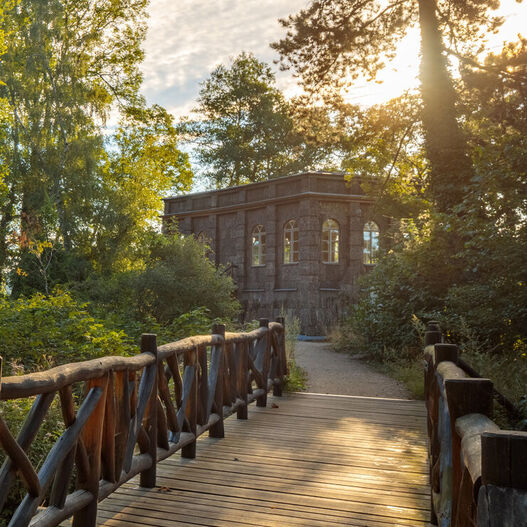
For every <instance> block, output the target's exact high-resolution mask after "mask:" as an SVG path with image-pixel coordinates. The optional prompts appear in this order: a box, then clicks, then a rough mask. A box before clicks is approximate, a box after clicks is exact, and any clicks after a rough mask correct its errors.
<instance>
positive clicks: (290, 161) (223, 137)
mask: <svg viewBox="0 0 527 527" xmlns="http://www.w3.org/2000/svg"><path fill="white" fill-rule="evenodd" d="M274 82H275V77H274V74H273V72H272V71H271V68H270V67H269V66H268V65H267V64H265V63H263V62H260V61H259V60H257V59H256V58H255V57H254V56H253V55H251V54H248V53H241V54H240V55H239V56H238V57H236V58H235V59H234V61H233V62H232V64H231V66H230V67H228V68H227V67H225V66H223V65H220V66H218V67H217V68H216V69H215V70H214V71H213V72H212V73H211V75H210V77H209V78H208V79H207V80H206V81H205V82H204V83H203V85H202V87H201V90H200V95H199V99H198V106H197V107H196V109H195V110H194V111H195V112H196V113H197V114H198V115H199V119H198V120H194V121H187V122H186V123H184V124H183V125H182V129H183V130H184V131H185V132H186V133H187V134H188V135H189V137H191V138H193V139H194V141H195V143H196V151H197V157H198V160H199V162H200V163H201V164H202V165H203V166H204V167H206V169H205V171H204V173H205V176H206V177H207V178H208V179H209V180H210V181H211V182H212V183H213V184H214V185H215V186H216V187H223V186H233V185H240V184H243V183H249V182H255V181H262V180H265V179H269V178H273V177H277V176H281V175H285V174H287V173H288V172H295V171H299V170H303V169H306V168H309V167H312V166H314V165H316V164H317V163H319V162H320V161H321V160H322V159H323V158H324V157H325V156H326V152H325V151H324V150H323V149H321V148H320V147H319V146H320V145H318V144H316V143H315V142H309V141H305V135H304V133H303V131H302V130H301V129H300V127H297V126H296V122H295V110H294V105H293V104H288V103H287V101H286V100H285V99H284V97H283V95H282V93H281V92H280V91H279V90H278V89H277V88H276V87H275V86H274Z"/></svg>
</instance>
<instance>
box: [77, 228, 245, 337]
mask: <svg viewBox="0 0 527 527" xmlns="http://www.w3.org/2000/svg"><path fill="white" fill-rule="evenodd" d="M144 251H145V255H144V258H143V263H144V266H143V267H142V268H141V269H135V270H128V271H123V272H120V273H115V274H113V275H111V276H101V275H93V276H92V277H90V279H88V280H87V281H86V282H84V283H81V284H74V286H73V287H74V291H75V293H74V294H75V295H76V296H78V297H79V298H82V299H84V300H85V301H89V305H90V309H91V310H92V312H93V313H94V315H96V316H99V317H102V316H104V317H105V318H107V319H108V320H109V321H111V323H112V324H113V325H114V326H115V327H117V328H119V329H121V330H123V331H124V332H125V333H126V334H127V335H129V336H130V338H132V339H133V340H134V341H136V340H137V338H138V337H139V335H140V334H141V333H142V332H149V333H157V334H158V339H159V341H167V340H175V339H176V338H181V337H182V336H186V334H193V333H194V334H195V333H196V332H199V333H203V332H205V333H208V332H209V331H210V326H211V324H212V322H213V321H215V320H216V321H230V320H231V319H233V318H234V317H235V316H236V315H237V314H238V311H239V303H238V301H237V300H236V299H235V297H234V283H233V281H232V280H231V278H230V277H229V276H227V275H226V274H225V272H224V270H223V269H222V268H220V269H216V267H215V266H214V265H213V264H212V263H211V262H210V261H209V260H208V259H207V257H206V251H207V247H206V246H205V245H204V244H202V243H200V242H198V241H197V240H195V239H194V238H193V237H181V236H178V235H174V236H165V235H162V234H158V233H151V234H150V236H149V242H148V244H147V247H146V248H145V249H144ZM186 332H188V333H186Z"/></svg>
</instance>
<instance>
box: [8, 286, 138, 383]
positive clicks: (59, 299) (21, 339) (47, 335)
mask: <svg viewBox="0 0 527 527" xmlns="http://www.w3.org/2000/svg"><path fill="white" fill-rule="evenodd" d="M130 352H131V345H130V343H129V342H128V338H127V336H126V335H125V334H124V332H123V331H118V330H115V329H113V328H111V327H109V326H108V325H107V323H106V322H103V321H101V320H99V319H97V318H95V317H94V316H93V315H92V314H90V313H89V312H88V310H87V306H86V304H82V303H79V302H78V301H76V300H74V299H73V298H72V297H71V295H70V294H69V293H66V292H63V291H60V290H56V291H55V292H54V293H53V294H51V295H49V296H48V297H45V296H44V295H42V294H40V293H37V294H35V295H33V296H31V297H29V298H19V299H15V300H13V299H7V298H1V299H0V355H2V356H3V358H4V365H5V366H4V375H10V374H16V373H22V372H24V371H26V370H27V371H35V370H39V369H43V368H50V367H53V366H56V365H58V364H64V363H67V362H73V361H79V360H87V359H92V358H95V357H101V356H104V355H126V354H128V353H130Z"/></svg>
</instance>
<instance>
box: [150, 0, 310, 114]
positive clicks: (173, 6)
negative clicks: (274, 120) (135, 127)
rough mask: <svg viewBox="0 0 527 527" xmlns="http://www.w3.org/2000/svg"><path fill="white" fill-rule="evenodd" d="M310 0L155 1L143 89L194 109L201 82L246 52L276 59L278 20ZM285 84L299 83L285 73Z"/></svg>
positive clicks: (175, 106)
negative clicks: (271, 44)
mask: <svg viewBox="0 0 527 527" xmlns="http://www.w3.org/2000/svg"><path fill="white" fill-rule="evenodd" d="M306 3H307V2H306V0H288V1H287V2H283V1H280V0H219V1H215V2H214V1H210V0H194V1H192V0H178V1H174V0H152V1H151V4H150V7H149V12H150V20H149V29H148V35H147V39H146V43H145V51H146V59H145V62H144V64H143V67H142V70H143V73H144V78H145V82H144V87H143V93H144V94H145V95H146V97H147V99H148V100H149V102H156V103H159V104H162V105H163V106H165V107H166V108H167V109H169V110H170V111H171V112H173V113H174V114H176V115H183V114H185V113H187V112H188V111H189V109H190V108H192V106H193V104H194V102H193V101H194V100H195V98H196V97H197V95H198V92H199V83H200V82H201V81H203V80H204V79H205V78H207V77H208V75H209V74H210V72H211V71H212V69H213V68H214V67H216V66H217V65H218V64H221V63H226V62H228V60H229V59H230V58H232V57H235V56H236V55H238V54H239V53H240V52H241V51H251V52H253V53H254V54H255V55H256V56H257V57H258V58H259V59H260V60H264V61H266V62H268V63H272V61H273V60H274V59H276V58H277V57H276V54H275V53H274V52H273V50H272V49H271V48H270V47H269V43H270V42H272V41H274V40H277V39H278V38H280V36H282V35H283V29H282V28H281V27H280V26H279V24H278V18H280V17H285V16H287V15H289V14H291V13H296V12H297V11H298V10H299V9H301V8H302V7H305V5H306ZM279 77H280V78H279V81H280V87H282V88H285V87H287V86H288V85H289V84H292V83H293V82H294V81H293V80H292V79H291V75H290V74H284V73H280V74H279Z"/></svg>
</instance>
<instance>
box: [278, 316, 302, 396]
mask: <svg viewBox="0 0 527 527" xmlns="http://www.w3.org/2000/svg"><path fill="white" fill-rule="evenodd" d="M280 316H282V317H284V323H285V356H286V360H287V369H288V375H287V378H286V382H285V385H284V390H285V391H288V392H299V391H303V390H305V389H306V384H307V373H306V371H305V370H304V369H302V368H301V367H300V366H299V365H298V364H297V363H296V361H295V347H296V344H297V342H298V336H299V335H300V319H299V318H298V317H295V316H294V315H291V314H290V313H285V312H284V311H283V310H282V311H281V312H280Z"/></svg>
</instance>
